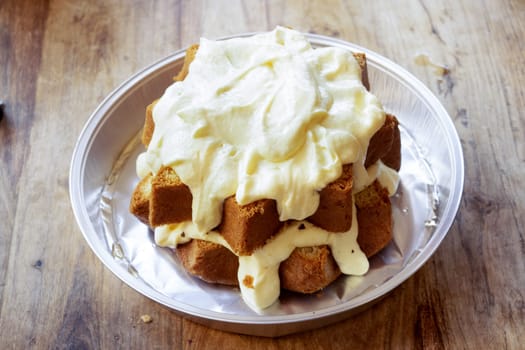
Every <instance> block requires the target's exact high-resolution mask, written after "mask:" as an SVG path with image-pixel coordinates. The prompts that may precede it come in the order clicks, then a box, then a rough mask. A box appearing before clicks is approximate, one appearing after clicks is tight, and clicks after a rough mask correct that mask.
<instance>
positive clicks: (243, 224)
mask: <svg viewBox="0 0 525 350" xmlns="http://www.w3.org/2000/svg"><path fill="white" fill-rule="evenodd" d="M282 224H283V223H282V222H281V221H279V213H278V212H277V203H276V202H275V201H274V200H270V199H261V200H258V201H255V202H252V203H250V204H247V205H239V203H237V201H236V200H235V197H234V196H231V197H228V198H226V200H224V204H223V211H222V222H221V224H220V226H219V227H218V231H219V232H220V233H221V235H222V236H223V237H224V239H225V240H226V241H227V242H228V244H229V245H230V247H231V248H232V249H233V250H234V251H235V252H236V253H237V254H238V255H251V254H252V252H253V251H254V250H255V249H257V248H259V247H262V246H263V245H264V243H265V242H266V241H267V240H268V239H269V238H270V237H272V236H273V235H274V234H275V233H276V232H277V231H278V230H279V228H281V226H282Z"/></svg>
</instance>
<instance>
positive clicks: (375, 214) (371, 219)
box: [354, 180, 393, 257]
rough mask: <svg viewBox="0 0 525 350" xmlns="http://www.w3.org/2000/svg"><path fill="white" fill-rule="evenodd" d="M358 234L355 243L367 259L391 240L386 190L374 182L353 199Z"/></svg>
mask: <svg viewBox="0 0 525 350" xmlns="http://www.w3.org/2000/svg"><path fill="white" fill-rule="evenodd" d="M354 199H355V205H356V209H357V212H356V215H357V223H358V225H359V226H358V227H359V234H358V236H357V243H358V244H359V247H360V248H361V250H362V251H363V253H365V255H366V256H367V257H371V256H373V255H375V254H377V253H378V252H379V251H380V250H381V249H383V248H384V247H385V246H386V245H387V244H388V243H389V242H390V241H391V240H392V230H393V228H392V205H391V203H390V197H389V196H388V191H387V189H386V188H384V187H383V186H381V184H380V183H379V181H377V180H376V181H374V182H373V183H372V184H371V185H370V186H368V187H366V188H365V189H364V190H363V191H361V192H359V193H356V195H355V197H354Z"/></svg>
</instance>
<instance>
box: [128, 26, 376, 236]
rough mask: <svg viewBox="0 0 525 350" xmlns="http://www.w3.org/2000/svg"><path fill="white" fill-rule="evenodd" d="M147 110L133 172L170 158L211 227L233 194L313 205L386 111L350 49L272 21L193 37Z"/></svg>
mask: <svg viewBox="0 0 525 350" xmlns="http://www.w3.org/2000/svg"><path fill="white" fill-rule="evenodd" d="M153 119H154V122H155V131H154V133H153V137H152V140H151V142H150V144H149V147H148V149H147V151H146V152H145V153H144V154H142V155H141V156H140V157H139V159H138V164H137V168H138V173H139V175H140V176H141V177H142V176H145V175H146V174H148V173H150V172H152V173H156V172H157V171H158V169H159V168H160V166H162V165H165V166H171V167H173V169H175V171H176V173H177V174H178V175H179V177H180V178H181V179H182V181H183V182H184V183H185V184H186V185H188V187H189V188H190V189H191V192H192V195H193V204H192V208H193V221H194V223H195V224H196V225H197V226H198V227H199V229H200V230H202V231H209V230H211V229H212V228H213V227H216V226H217V225H218V224H219V223H220V221H221V210H222V202H223V200H224V199H225V198H227V197H229V196H231V195H234V194H235V196H236V200H237V202H239V203H240V204H248V203H250V202H253V201H255V200H257V199H262V198H269V199H274V200H276V201H277V206H278V210H279V215H280V220H281V221H285V220H289V219H294V220H301V219H304V218H306V217H308V216H310V215H312V214H313V213H314V212H315V210H316V208H317V206H318V203H319V192H318V191H319V190H320V189H322V188H324V187H325V186H326V185H327V184H328V183H330V182H332V181H333V180H335V179H337V178H338V177H339V176H340V174H341V170H342V164H347V163H360V162H361V160H362V159H363V157H364V155H365V152H366V149H367V147H368V142H369V139H370V137H371V136H372V135H373V134H374V132H375V131H376V130H378V129H379V128H380V127H381V125H382V124H383V122H384V119H385V114H384V111H383V109H382V106H381V104H380V102H379V101H378V99H377V98H376V97H375V96H374V95H372V94H371V93H369V92H368V91H367V90H366V89H365V88H364V86H363V84H362V83H361V71H360V67H359V65H358V63H357V62H356V60H355V58H354V57H353V55H352V53H351V52H349V51H347V50H343V49H340V48H333V47H328V48H318V49H313V48H312V47H311V46H310V44H309V42H308V41H307V39H306V38H305V37H304V36H303V35H302V34H301V33H299V32H297V31H294V30H291V29H287V28H283V27H277V28H276V29H275V30H273V31H271V32H268V33H263V34H259V35H255V36H252V37H249V38H235V39H231V40H224V41H211V40H206V39H201V41H200V46H199V50H198V51H197V54H196V57H195V59H194V61H193V62H192V64H191V65H190V69H189V74H188V76H187V77H186V78H185V79H184V80H183V81H181V82H176V83H174V84H173V85H171V86H170V87H169V88H168V89H167V90H166V91H165V93H164V95H163V96H162V97H161V98H160V100H159V101H158V103H157V104H156V106H155V108H154V110H153ZM361 163H362V162H361Z"/></svg>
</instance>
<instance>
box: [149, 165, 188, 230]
mask: <svg viewBox="0 0 525 350" xmlns="http://www.w3.org/2000/svg"><path fill="white" fill-rule="evenodd" d="M192 201H193V197H192V195H191V191H190V189H189V188H188V186H186V185H185V184H183V183H182V181H181V180H180V178H179V177H178V176H177V174H176V173H175V171H174V170H173V169H172V168H170V167H163V168H161V169H160V170H159V172H158V173H157V174H156V175H155V176H154V177H153V180H152V181H151V200H150V205H149V223H150V225H151V226H152V227H157V226H161V225H166V224H174V223H179V222H184V221H188V220H191V205H192Z"/></svg>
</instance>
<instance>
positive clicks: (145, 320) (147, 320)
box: [140, 314, 153, 323]
mask: <svg viewBox="0 0 525 350" xmlns="http://www.w3.org/2000/svg"><path fill="white" fill-rule="evenodd" d="M140 320H141V321H142V322H143V323H151V322H152V321H153V318H151V316H150V315H148V314H144V315H142V316H140Z"/></svg>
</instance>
